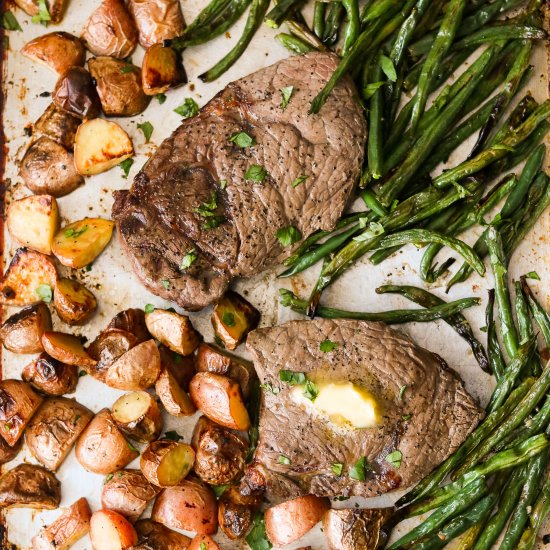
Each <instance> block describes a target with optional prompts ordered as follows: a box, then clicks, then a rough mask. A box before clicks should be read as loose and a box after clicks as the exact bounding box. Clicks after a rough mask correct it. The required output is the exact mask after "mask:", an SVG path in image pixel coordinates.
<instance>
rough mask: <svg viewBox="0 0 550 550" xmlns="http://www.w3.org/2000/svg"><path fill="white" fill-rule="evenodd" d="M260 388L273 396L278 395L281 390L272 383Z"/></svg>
mask: <svg viewBox="0 0 550 550" xmlns="http://www.w3.org/2000/svg"><path fill="white" fill-rule="evenodd" d="M260 388H262V389H263V390H265V391H268V392H270V393H272V394H273V395H277V394H278V393H279V392H280V391H281V390H280V389H279V388H276V387H275V386H274V385H273V384H272V383H271V382H266V383H265V384H260Z"/></svg>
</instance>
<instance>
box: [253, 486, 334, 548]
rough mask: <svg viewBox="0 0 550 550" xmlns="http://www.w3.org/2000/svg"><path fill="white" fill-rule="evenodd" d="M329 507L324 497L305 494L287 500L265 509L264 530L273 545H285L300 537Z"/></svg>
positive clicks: (317, 521)
mask: <svg viewBox="0 0 550 550" xmlns="http://www.w3.org/2000/svg"><path fill="white" fill-rule="evenodd" d="M329 508H330V505H329V502H328V500H327V499H325V498H320V497H316V496H314V495H306V496H305V497H298V498H295V499H293V500H287V501H286V502H282V503H281V504H277V505H276V506H272V507H271V508H268V509H267V510H266V511H265V514H264V521H265V532H266V534H267V538H268V539H269V540H270V541H271V542H272V543H273V544H274V545H275V546H285V545H287V544H290V543H291V542H294V541H296V540H298V539H300V538H302V537H303V536H304V535H305V534H306V533H307V532H308V531H310V530H311V529H312V528H313V527H314V526H315V525H316V524H317V523H319V521H320V520H321V518H322V517H323V514H324V513H325V512H326V511H327V510H328V509H329Z"/></svg>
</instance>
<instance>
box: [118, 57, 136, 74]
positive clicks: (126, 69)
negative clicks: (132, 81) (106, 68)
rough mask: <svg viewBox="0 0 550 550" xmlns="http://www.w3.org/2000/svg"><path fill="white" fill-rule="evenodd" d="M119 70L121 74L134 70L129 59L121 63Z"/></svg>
mask: <svg viewBox="0 0 550 550" xmlns="http://www.w3.org/2000/svg"><path fill="white" fill-rule="evenodd" d="M120 72H121V73H122V74H128V73H132V72H134V65H133V64H132V60H131V59H130V61H126V63H125V64H124V65H122V67H120Z"/></svg>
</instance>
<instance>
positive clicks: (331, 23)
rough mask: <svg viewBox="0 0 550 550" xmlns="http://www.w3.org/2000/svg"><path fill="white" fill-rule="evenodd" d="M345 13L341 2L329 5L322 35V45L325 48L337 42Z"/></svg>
mask: <svg viewBox="0 0 550 550" xmlns="http://www.w3.org/2000/svg"><path fill="white" fill-rule="evenodd" d="M345 13H346V10H344V6H342V2H331V3H330V9H329V12H328V16H327V20H326V24H325V32H324V34H323V43H324V44H326V45H327V46H332V45H333V44H336V42H338V32H339V29H340V25H341V24H342V19H343V17H344V14H345Z"/></svg>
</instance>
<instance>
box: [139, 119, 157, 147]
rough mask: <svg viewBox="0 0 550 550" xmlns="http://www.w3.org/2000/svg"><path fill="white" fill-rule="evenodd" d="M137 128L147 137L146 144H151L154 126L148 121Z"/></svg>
mask: <svg viewBox="0 0 550 550" xmlns="http://www.w3.org/2000/svg"><path fill="white" fill-rule="evenodd" d="M137 127H138V129H139V130H141V131H142V132H143V135H144V136H145V143H149V140H150V139H151V136H152V134H153V130H154V128H153V125H152V124H151V123H150V122H149V121H147V120H146V121H145V122H143V123H142V124H138V125H137Z"/></svg>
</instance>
